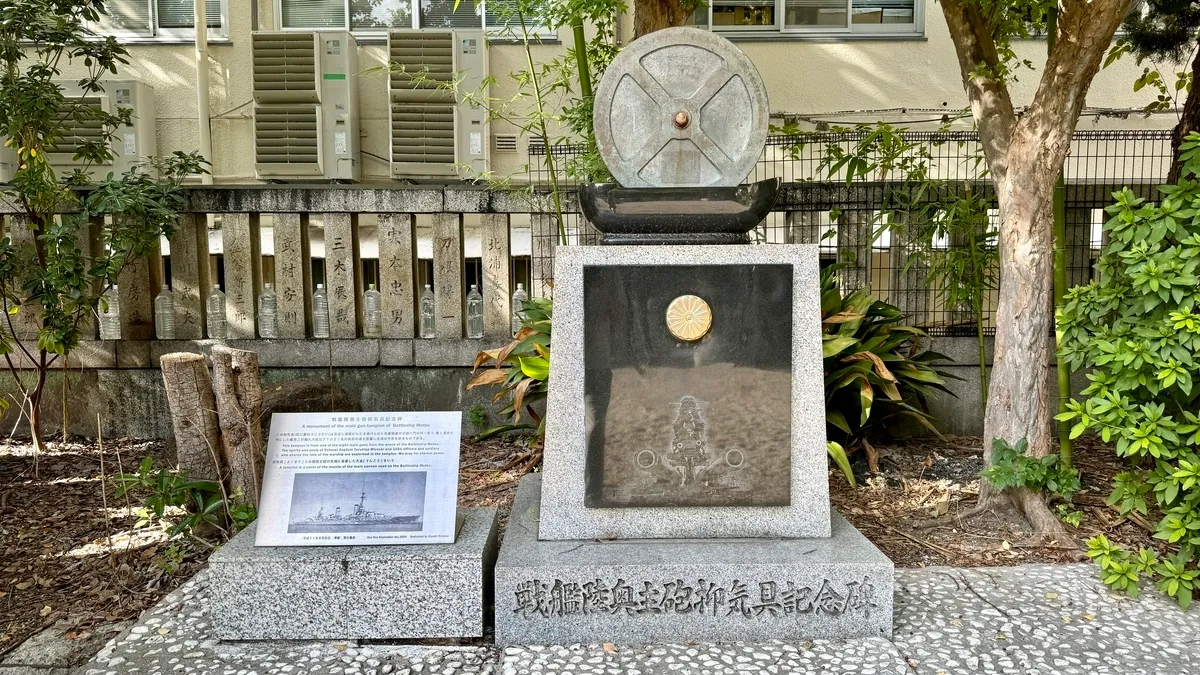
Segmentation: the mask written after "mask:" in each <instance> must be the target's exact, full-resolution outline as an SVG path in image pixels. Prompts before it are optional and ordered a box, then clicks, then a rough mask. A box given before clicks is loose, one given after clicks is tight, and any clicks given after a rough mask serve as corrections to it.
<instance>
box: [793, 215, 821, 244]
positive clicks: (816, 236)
mask: <svg viewBox="0 0 1200 675" xmlns="http://www.w3.org/2000/svg"><path fill="white" fill-rule="evenodd" d="M828 223H829V213H828V212H827V211H788V212H787V229H788V233H789V236H790V237H791V243H793V244H820V243H821V234H822V233H823V231H824V227H823V225H826V224H828Z"/></svg>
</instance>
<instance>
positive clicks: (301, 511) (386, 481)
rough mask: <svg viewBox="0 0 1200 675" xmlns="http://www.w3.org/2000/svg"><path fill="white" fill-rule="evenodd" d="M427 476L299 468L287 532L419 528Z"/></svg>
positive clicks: (376, 530)
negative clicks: (300, 470) (302, 469)
mask: <svg viewBox="0 0 1200 675" xmlns="http://www.w3.org/2000/svg"><path fill="white" fill-rule="evenodd" d="M425 480H426V473H425V472H424V471H373V472H366V473H364V472H347V473H298V474H296V475H295V477H294V479H293V482H292V507H291V512H290V514H289V516H288V532H289V533H291V534H310V533H321V534H326V533H348V532H418V531H420V530H421V529H422V527H423V522H422V521H423V520H424V515H425Z"/></svg>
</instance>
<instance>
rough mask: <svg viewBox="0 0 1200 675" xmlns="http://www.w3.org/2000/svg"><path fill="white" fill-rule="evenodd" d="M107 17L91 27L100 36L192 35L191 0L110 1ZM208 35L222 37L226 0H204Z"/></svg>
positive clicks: (172, 36)
mask: <svg viewBox="0 0 1200 675" xmlns="http://www.w3.org/2000/svg"><path fill="white" fill-rule="evenodd" d="M106 7H107V8H108V16H106V17H101V19H100V21H98V22H97V23H96V25H95V26H94V27H93V28H94V29H95V30H96V32H98V33H100V34H101V35H116V36H119V37H130V38H185V39H192V38H193V37H194V36H195V34H196V33H195V30H194V29H193V24H194V23H195V22H194V18H195V14H194V12H195V9H194V5H193V4H192V0H109V2H108V3H106ZM205 11H206V12H207V17H208V20H207V24H208V35H209V37H210V38H217V39H220V38H224V37H227V36H228V35H229V33H228V31H227V30H226V24H227V22H226V17H225V14H226V0H206V5H205Z"/></svg>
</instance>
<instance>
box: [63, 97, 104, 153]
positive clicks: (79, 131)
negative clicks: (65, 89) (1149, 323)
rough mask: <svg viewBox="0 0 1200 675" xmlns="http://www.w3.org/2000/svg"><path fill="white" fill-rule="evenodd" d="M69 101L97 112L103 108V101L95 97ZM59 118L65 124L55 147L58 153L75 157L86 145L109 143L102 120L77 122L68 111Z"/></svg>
mask: <svg viewBox="0 0 1200 675" xmlns="http://www.w3.org/2000/svg"><path fill="white" fill-rule="evenodd" d="M68 100H70V101H71V102H72V105H76V104H82V105H84V106H87V107H89V108H93V109H95V110H101V109H102V108H103V101H102V100H101V99H100V98H98V97H94V96H88V97H84V98H75V99H68ZM57 117H58V120H59V121H60V122H61V123H62V124H63V131H62V136H60V137H59V139H58V141H57V142H56V143H55V145H54V152H56V153H59V154H62V155H66V156H67V157H74V156H75V154H76V153H78V152H79V151H80V150H82V149H83V147H84V146H85V145H89V144H97V143H98V144H101V145H103V144H105V143H107V141H108V137H107V135H106V134H105V128H104V124H103V122H101V121H100V120H85V121H79V120H75V119H72V116H71V114H70V113H69V112H67V111H63V112H60V113H59V114H58V116H57ZM106 163H107V162H106Z"/></svg>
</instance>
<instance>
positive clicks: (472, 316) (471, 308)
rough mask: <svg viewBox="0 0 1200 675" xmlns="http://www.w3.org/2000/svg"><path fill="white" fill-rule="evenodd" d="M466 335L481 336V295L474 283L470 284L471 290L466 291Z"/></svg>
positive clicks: (470, 336) (474, 337)
mask: <svg viewBox="0 0 1200 675" xmlns="http://www.w3.org/2000/svg"><path fill="white" fill-rule="evenodd" d="M467 337H469V338H471V339H476V338H481V337H483V296H482V295H480V294H479V287H478V286H476V285H475V284H471V292H470V293H467Z"/></svg>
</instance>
